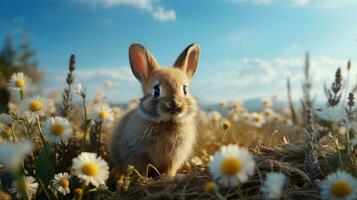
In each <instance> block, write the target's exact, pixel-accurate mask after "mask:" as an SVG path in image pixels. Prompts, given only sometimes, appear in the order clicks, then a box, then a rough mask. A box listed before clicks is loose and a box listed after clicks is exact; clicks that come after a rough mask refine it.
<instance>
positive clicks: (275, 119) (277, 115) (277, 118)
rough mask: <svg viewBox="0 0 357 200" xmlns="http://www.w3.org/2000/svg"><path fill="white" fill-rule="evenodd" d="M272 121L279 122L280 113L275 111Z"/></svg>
mask: <svg viewBox="0 0 357 200" xmlns="http://www.w3.org/2000/svg"><path fill="white" fill-rule="evenodd" d="M272 121H273V122H274V123H278V122H280V121H281V116H280V115H279V114H278V113H274V115H273V116H272Z"/></svg>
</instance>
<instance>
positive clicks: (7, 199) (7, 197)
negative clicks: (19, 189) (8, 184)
mask: <svg viewBox="0 0 357 200" xmlns="http://www.w3.org/2000/svg"><path fill="white" fill-rule="evenodd" d="M0 199H1V200H11V196H10V194H8V193H6V192H3V191H0Z"/></svg>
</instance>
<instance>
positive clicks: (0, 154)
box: [0, 140, 33, 171]
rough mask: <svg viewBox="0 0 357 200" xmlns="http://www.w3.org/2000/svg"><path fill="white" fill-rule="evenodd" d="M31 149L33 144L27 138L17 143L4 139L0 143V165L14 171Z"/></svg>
mask: <svg viewBox="0 0 357 200" xmlns="http://www.w3.org/2000/svg"><path fill="white" fill-rule="evenodd" d="M32 149H33V144H32V142H30V141H28V140H24V141H20V142H18V143H14V142H9V141H4V142H3V143H1V144H0V165H2V166H4V167H5V168H6V169H10V170H14V171H16V170H17V169H18V168H19V167H20V165H21V163H22V161H23V160H24V159H25V157H26V155H27V154H29V153H31V151H32Z"/></svg>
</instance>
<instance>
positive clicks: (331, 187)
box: [320, 171, 357, 200]
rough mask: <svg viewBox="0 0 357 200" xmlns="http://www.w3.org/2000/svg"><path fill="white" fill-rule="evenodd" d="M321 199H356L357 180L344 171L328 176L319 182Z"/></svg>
mask: <svg viewBox="0 0 357 200" xmlns="http://www.w3.org/2000/svg"><path fill="white" fill-rule="evenodd" d="M320 188H321V198H322V199H331V200H352V199H357V180H356V178H354V177H353V176H352V175H350V174H349V173H347V172H345V171H337V172H335V173H332V174H329V175H328V176H327V178H326V179H325V180H324V181H322V182H321V185H320Z"/></svg>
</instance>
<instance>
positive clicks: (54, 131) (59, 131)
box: [51, 124, 64, 136]
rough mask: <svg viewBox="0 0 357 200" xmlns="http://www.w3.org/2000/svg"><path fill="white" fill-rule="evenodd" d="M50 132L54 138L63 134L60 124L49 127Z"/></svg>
mask: <svg viewBox="0 0 357 200" xmlns="http://www.w3.org/2000/svg"><path fill="white" fill-rule="evenodd" d="M51 132H52V134H53V135H55V136H60V135H62V134H63V132H64V128H63V126H62V125H60V124H53V125H52V127H51Z"/></svg>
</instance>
